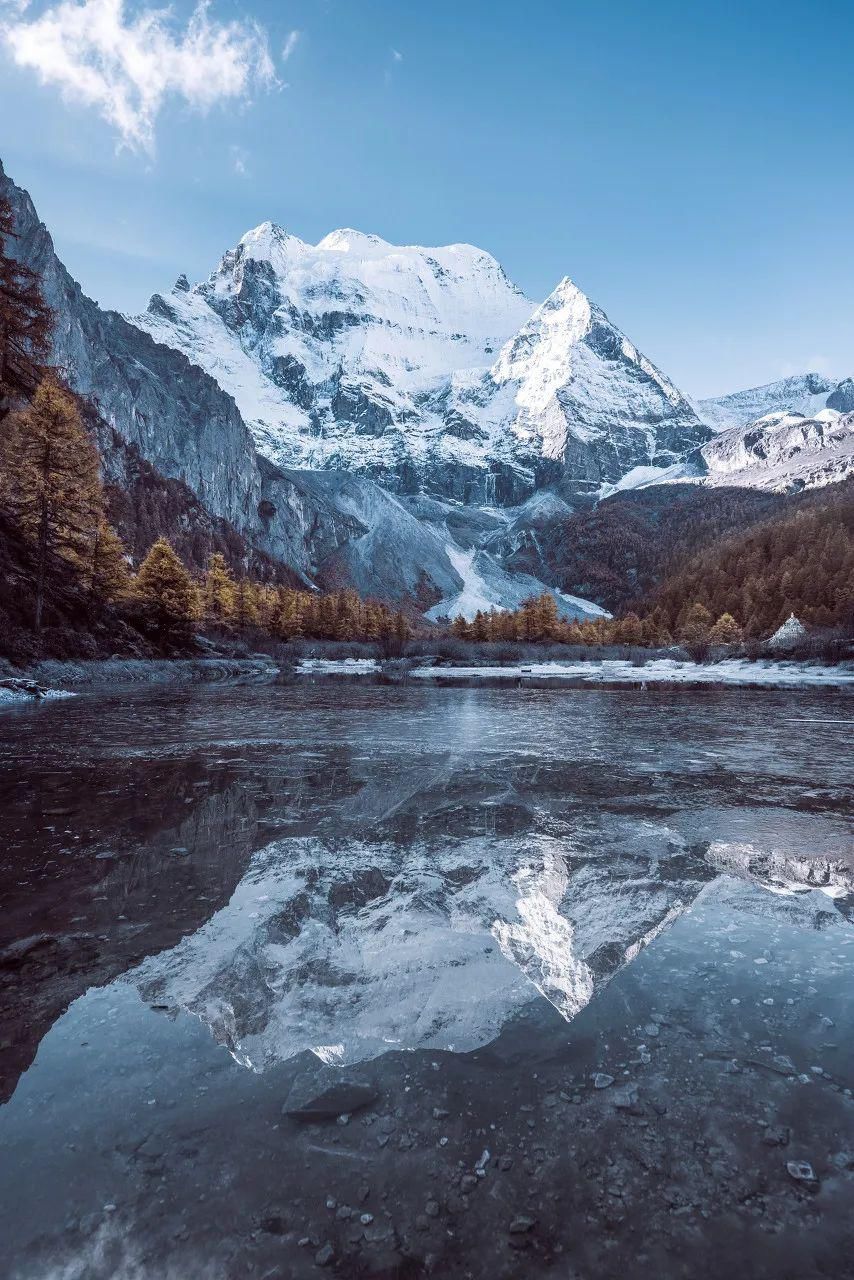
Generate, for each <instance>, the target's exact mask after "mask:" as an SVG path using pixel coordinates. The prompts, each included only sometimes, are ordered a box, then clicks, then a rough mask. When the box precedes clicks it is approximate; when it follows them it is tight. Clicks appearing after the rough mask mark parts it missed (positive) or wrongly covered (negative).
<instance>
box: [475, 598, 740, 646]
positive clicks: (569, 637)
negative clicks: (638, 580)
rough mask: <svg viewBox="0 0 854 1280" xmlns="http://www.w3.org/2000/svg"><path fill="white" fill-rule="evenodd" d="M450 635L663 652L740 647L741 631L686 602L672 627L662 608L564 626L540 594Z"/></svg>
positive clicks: (727, 617) (730, 620)
mask: <svg viewBox="0 0 854 1280" xmlns="http://www.w3.org/2000/svg"><path fill="white" fill-rule="evenodd" d="M449 630H450V634H451V635H452V636H454V637H455V638H456V639H458V640H471V641H480V642H492V643H495V642H501V641H503V642H513V641H525V642H527V643H533V644H572V645H596V646H605V645H636V646H643V647H649V648H666V647H667V646H669V645H672V644H675V643H681V644H687V645H695V644H703V643H708V644H738V643H739V642H740V641H741V640H742V639H743V632H742V629H741V627H740V626H739V624H738V622H737V621H736V619H735V618H734V617H732V615H731V614H729V613H728V612H726V611H724V612H723V613H721V614H719V615H718V616H717V617H716V618H715V617H713V616H712V615H711V613H709V611H708V610H707V609H706V608H705V607H704V606H703V605H702V604H701V603H699V602H688V603H686V604H685V605H684V606H683V607H682V608H681V609H680V610H679V611H678V613H677V614H676V616H675V619H674V621H673V626H672V628H671V627H670V626H669V625H668V621H667V618H666V616H665V614H664V611H663V610H662V609H661V608H655V609H652V610H650V612H649V613H647V614H646V616H644V617H641V616H640V615H639V614H637V613H635V612H634V611H629V612H628V613H626V614H624V615H623V616H622V617H620V618H609V617H605V616H602V615H600V616H597V617H592V618H585V619H583V620H578V621H568V620H567V619H565V618H562V617H561V616H560V613H559V611H558V607H557V602H556V600H555V598H554V596H553V595H551V594H550V593H549V592H544V593H543V594H542V595H539V596H534V597H531V599H529V600H526V601H524V603H523V604H522V605H521V606H520V607H519V608H518V609H513V610H507V611H504V612H499V611H498V610H496V609H493V610H491V611H490V612H488V613H486V612H483V611H481V610H479V611H478V612H477V613H476V614H475V616H474V618H473V619H472V620H471V621H467V620H466V619H465V618H462V617H458V618H454V619H453V621H452V622H451V623H450V624H449Z"/></svg>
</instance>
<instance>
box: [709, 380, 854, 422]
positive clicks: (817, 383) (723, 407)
mask: <svg viewBox="0 0 854 1280" xmlns="http://www.w3.org/2000/svg"><path fill="white" fill-rule="evenodd" d="M822 409H835V410H836V411H837V412H838V413H852V412H854V379H851V378H846V379H844V380H843V381H842V382H834V381H833V380H832V379H829V378H824V377H822V375H821V374H818V373H804V374H798V375H796V376H795V377H792V378H782V379H780V381H779V382H769V383H766V385H765V386H762V387H750V388H748V390H746V391H735V392H733V393H732V394H731V395H725V396H714V397H712V398H711V399H708V400H700V401H698V404H697V410H698V412H699V415H700V417H701V418H702V420H703V422H706V423H708V425H709V426H710V427H711V428H712V430H714V431H726V430H728V429H729V428H731V427H744V426H746V425H747V424H748V423H749V422H755V421H756V419H757V418H763V417H765V415H766V414H769V413H800V414H803V415H804V416H806V417H813V416H814V415H815V414H817V413H819V412H820V411H821V410H822Z"/></svg>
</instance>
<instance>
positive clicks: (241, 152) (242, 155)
mask: <svg viewBox="0 0 854 1280" xmlns="http://www.w3.org/2000/svg"><path fill="white" fill-rule="evenodd" d="M228 154H229V156H230V157H231V167H232V169H233V170H234V172H235V173H236V174H237V176H238V177H239V178H245V177H246V175H247V174H248V172H249V152H248V151H246V150H245V149H244V148H243V147H239V146H238V145H237V143H236V142H233V143H232V144H231V146H230V147H229V148H228Z"/></svg>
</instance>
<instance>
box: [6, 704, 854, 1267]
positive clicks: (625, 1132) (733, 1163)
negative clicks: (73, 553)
mask: <svg viewBox="0 0 854 1280" xmlns="http://www.w3.org/2000/svg"><path fill="white" fill-rule="evenodd" d="M852 722H854V700H852V698H851V697H850V696H849V695H846V694H844V693H839V692H833V691H813V692H808V691H786V692H778V691H770V690H763V691H755V692H754V691H745V690H725V691H703V692H696V691H694V692H692V691H687V690H673V691H667V690H663V691H651V690H648V691H631V690H624V691H602V690H598V691H597V690H584V691H566V690H550V689H515V688H511V689H459V688H457V689H418V688H415V689H413V688H383V687H366V688H360V687H358V686H352V685H344V686H342V685H334V686H330V685H325V684H323V683H318V684H316V685H308V686H299V687H264V688H205V689H200V690H194V691H188V692H176V691H175V690H174V689H173V690H163V691H154V692H151V691H146V692H139V691H135V692H131V693H116V692H111V693H105V694H97V693H92V694H87V695H84V696H81V697H79V698H76V699H74V700H71V701H66V702H62V703H54V704H49V705H45V706H41V707H33V708H21V709H15V710H11V711H4V712H3V713H2V723H0V801H1V802H2V803H0V851H1V852H0V894H2V902H3V915H2V926H0V928H1V929H2V938H0V966H2V967H0V1010H2V1053H0V1098H2V1099H3V1101H4V1102H5V1105H4V1106H3V1107H2V1108H0V1153H2V1154H1V1155H0V1219H2V1223H0V1227H2V1238H3V1240H4V1241H5V1249H6V1260H7V1263H8V1266H9V1273H10V1274H11V1275H13V1276H20V1277H31V1276H32V1277H35V1276H53V1275H57V1276H59V1275H62V1276H68V1277H72V1276H80V1277H84V1276H86V1277H89V1276H95V1277H100V1276H104V1277H106V1276H114V1275H126V1276H129V1277H149V1276H151V1277H160V1276H175V1277H179V1276H180V1277H187V1278H188V1280H192V1278H193V1277H196V1276H199V1277H207V1276H224V1277H230V1276H233V1275H247V1276H259V1277H260V1276H268V1277H272V1276H282V1277H285V1276H298V1275H302V1274H306V1275H310V1274H316V1272H317V1268H318V1267H319V1266H325V1267H330V1268H331V1269H333V1270H335V1271H337V1273H338V1274H342V1275H354V1276H355V1275H389V1276H391V1275H405V1276H408V1275H413V1276H414V1275H422V1274H438V1275H460V1276H463V1275H472V1276H484V1277H485V1276H491V1277H492V1276H504V1275H506V1276H516V1275H519V1274H520V1268H521V1269H523V1270H524V1273H525V1274H539V1273H542V1274H546V1273H551V1274H556V1275H560V1276H575V1275H578V1276H584V1277H599V1276H602V1277H610V1276H623V1275H625V1274H627V1273H628V1269H629V1268H631V1273H632V1274H635V1275H641V1276H650V1277H652V1276H656V1277H660V1276H669V1275H674V1276H690V1277H694V1276H696V1277H705V1276H717V1275H720V1274H722V1268H723V1269H724V1270H726V1269H728V1270H729V1271H730V1273H732V1274H751V1275H754V1276H768V1277H778V1276H788V1275H792V1276H798V1277H805V1276H812V1275H815V1276H823V1275H827V1276H833V1277H837V1278H838V1277H844V1276H846V1275H852V1274H854V1270H852V1266H851V1261H850V1259H851V1257H852V1252H851V1250H852V1244H854V1240H852V1229H851V1226H850V1221H851V1214H850V1204H851V1200H852V1194H854V1103H852V1097H851V1089H852V1086H854V1068H852V1055H851V1045H852V1038H851V1033H852V1024H854V997H852V990H854V987H852V978H854V950H852V942H854V932H852V928H851V920H852V918H854V849H853V848H852V835H851V825H850V813H851V811H850V797H851V781H852V773H851V753H850V747H849V743H850V737H851V728H852ZM597 1073H598V1074H599V1075H600V1077H605V1078H607V1077H613V1082H612V1083H610V1084H608V1085H607V1086H606V1087H602V1088H597V1087H596V1084H595V1083H594V1076H596V1075H597ZM341 1079H346V1080H348V1081H357V1082H361V1083H363V1084H365V1085H368V1086H370V1088H371V1090H372V1091H373V1092H374V1093H375V1094H376V1097H375V1098H374V1100H373V1101H372V1102H371V1103H370V1105H368V1106H366V1107H364V1108H362V1109H361V1110H359V1111H357V1112H355V1113H354V1114H353V1115H352V1116H350V1117H349V1119H345V1120H344V1122H336V1120H335V1119H334V1118H331V1119H329V1120H327V1121H322V1122H318V1123H312V1124H306V1123H304V1122H298V1121H296V1120H294V1119H292V1118H291V1117H289V1116H288V1115H286V1114H283V1112H287V1111H288V1110H290V1109H293V1108H294V1106H296V1105H297V1104H298V1103H300V1102H302V1101H305V1100H306V1099H308V1098H310V1097H312V1096H313V1095H316V1094H317V1093H319V1092H321V1091H322V1089H323V1088H324V1087H325V1086H326V1085H328V1084H329V1083H330V1082H332V1081H335V1080H341ZM599 1083H600V1084H601V1083H602V1080H601V1078H600V1080H599ZM793 1161H807V1162H809V1163H810V1164H811V1166H812V1169H813V1172H814V1174H815V1177H814V1178H813V1179H810V1180H809V1181H807V1182H804V1181H803V1180H800V1181H799V1180H797V1179H796V1178H794V1177H793V1176H792V1174H791V1173H790V1171H789V1170H788V1168H787V1166H788V1164H789V1163H790V1162H793ZM363 1219H364V1220H363ZM511 1227H512V1228H513V1229H512V1230H511ZM748 1263H749V1266H748Z"/></svg>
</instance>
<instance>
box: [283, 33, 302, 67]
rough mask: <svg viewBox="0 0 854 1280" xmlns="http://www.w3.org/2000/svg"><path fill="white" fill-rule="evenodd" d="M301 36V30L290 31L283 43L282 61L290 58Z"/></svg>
mask: <svg viewBox="0 0 854 1280" xmlns="http://www.w3.org/2000/svg"><path fill="white" fill-rule="evenodd" d="M301 37H302V32H301V31H289V32H288V38H287V40H286V41H285V43H284V44H283V45H282V62H287V60H288V58H289V57H290V56H291V54H292V53H293V51H294V49H296V47H297V45H298V44H299V42H300V38H301Z"/></svg>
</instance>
